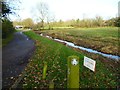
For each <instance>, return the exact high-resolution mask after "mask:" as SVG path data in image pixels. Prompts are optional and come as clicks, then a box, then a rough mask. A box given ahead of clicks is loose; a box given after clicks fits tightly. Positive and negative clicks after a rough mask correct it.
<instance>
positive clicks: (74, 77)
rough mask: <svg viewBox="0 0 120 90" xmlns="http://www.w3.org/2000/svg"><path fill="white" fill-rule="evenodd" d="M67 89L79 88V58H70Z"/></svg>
mask: <svg viewBox="0 0 120 90" xmlns="http://www.w3.org/2000/svg"><path fill="white" fill-rule="evenodd" d="M67 64H68V75H67V87H68V88H79V57H77V56H69V57H68V62H67Z"/></svg>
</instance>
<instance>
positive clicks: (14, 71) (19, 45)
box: [2, 32, 35, 88]
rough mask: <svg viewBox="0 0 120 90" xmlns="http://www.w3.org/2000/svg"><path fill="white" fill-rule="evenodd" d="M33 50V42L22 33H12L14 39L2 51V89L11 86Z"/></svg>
mask: <svg viewBox="0 0 120 90" xmlns="http://www.w3.org/2000/svg"><path fill="white" fill-rule="evenodd" d="M34 49H35V45H34V41H32V40H30V39H29V38H28V37H27V36H26V35H24V34H23V33H22V32H16V33H14V39H13V40H12V41H11V42H10V43H9V44H8V45H7V46H5V47H3V49H2V88H10V87H11V85H13V83H14V82H15V79H16V78H17V77H18V76H19V75H20V74H21V72H22V71H23V70H24V68H25V67H26V65H27V63H28V59H29V58H30V56H31V55H32V53H33V51H34Z"/></svg>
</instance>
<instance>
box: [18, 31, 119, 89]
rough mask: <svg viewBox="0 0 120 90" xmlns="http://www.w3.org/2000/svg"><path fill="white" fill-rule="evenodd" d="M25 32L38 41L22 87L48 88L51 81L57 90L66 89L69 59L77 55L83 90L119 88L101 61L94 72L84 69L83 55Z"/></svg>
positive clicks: (30, 32)
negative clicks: (45, 69)
mask: <svg viewBox="0 0 120 90" xmlns="http://www.w3.org/2000/svg"><path fill="white" fill-rule="evenodd" d="M24 33H25V34H26V35H27V36H29V37H30V38H31V39H33V40H35V41H36V51H35V53H34V56H33V57H32V58H31V59H30V62H29V64H28V65H27V67H26V69H25V71H26V74H25V76H24V78H23V80H22V82H21V83H20V84H21V85H22V87H23V88H48V87H49V82H51V81H53V82H54V83H55V88H67V57H68V56H71V55H77V56H79V58H80V62H79V63H80V88H90V87H91V88H115V87H117V86H118V83H117V81H116V75H115V73H114V72H112V70H111V69H110V68H109V67H106V66H105V64H104V63H102V62H101V61H99V60H96V71H95V72H92V71H90V70H89V69H87V68H86V67H84V66H83V55H82V54H81V53H79V52H77V51H75V50H73V49H72V48H69V47H66V46H64V45H63V44H60V43H58V42H55V41H53V40H50V39H48V38H45V37H41V36H39V35H37V34H35V33H34V32H32V31H29V32H24ZM44 62H47V65H48V67H47V74H46V79H45V80H43V79H42V72H43V71H42V70H43V66H44Z"/></svg>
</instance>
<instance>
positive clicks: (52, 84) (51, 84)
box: [49, 81, 54, 90]
mask: <svg viewBox="0 0 120 90" xmlns="http://www.w3.org/2000/svg"><path fill="white" fill-rule="evenodd" d="M49 89H51V90H52V89H53V90H54V82H53V81H51V82H50V83H49Z"/></svg>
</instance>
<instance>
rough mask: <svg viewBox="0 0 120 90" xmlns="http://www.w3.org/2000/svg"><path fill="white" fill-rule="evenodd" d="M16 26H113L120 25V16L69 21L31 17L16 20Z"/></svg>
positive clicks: (35, 27) (50, 27)
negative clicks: (37, 19)
mask: <svg viewBox="0 0 120 90" xmlns="http://www.w3.org/2000/svg"><path fill="white" fill-rule="evenodd" d="M13 24H14V26H16V25H22V26H24V27H25V28H27V27H30V28H33V29H38V30H39V29H43V28H44V29H53V27H75V28H80V27H82V28H83V27H86V28H90V27H105V26H111V27H120V17H116V18H111V19H109V20H103V19H102V17H100V16H97V17H95V18H93V19H90V18H85V19H81V20H80V19H76V20H75V19H72V20H67V21H62V20H59V21H52V22H49V23H48V22H44V26H43V21H40V22H37V23H34V21H33V20H32V19H31V18H27V19H24V20H22V21H14V22H13Z"/></svg>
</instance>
